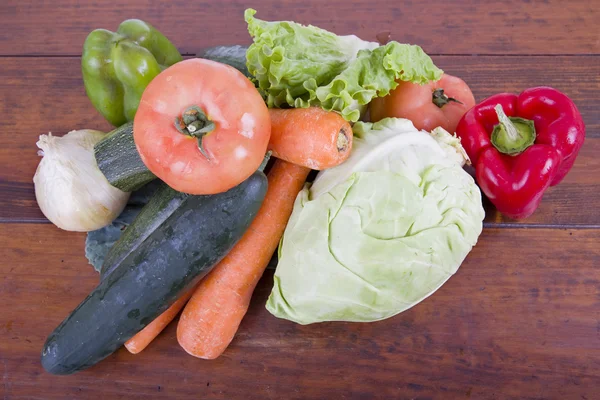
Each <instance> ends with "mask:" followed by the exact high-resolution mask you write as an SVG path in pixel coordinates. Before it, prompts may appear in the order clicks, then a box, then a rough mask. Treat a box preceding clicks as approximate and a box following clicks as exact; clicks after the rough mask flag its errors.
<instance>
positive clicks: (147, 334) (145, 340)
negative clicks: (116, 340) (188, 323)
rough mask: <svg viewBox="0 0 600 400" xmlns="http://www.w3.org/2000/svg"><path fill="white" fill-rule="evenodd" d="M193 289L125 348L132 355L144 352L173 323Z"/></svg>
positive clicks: (133, 338) (126, 343)
mask: <svg viewBox="0 0 600 400" xmlns="http://www.w3.org/2000/svg"><path fill="white" fill-rule="evenodd" d="M193 293H194V289H192V290H188V291H187V293H185V294H184V295H183V296H182V297H180V298H179V299H177V301H176V302H175V303H173V304H171V307H169V308H167V310H166V311H165V312H163V313H162V314H160V315H159V316H158V317H156V319H155V320H154V321H152V322H150V323H149V324H148V325H146V327H145V328H144V329H142V330H141V331H139V332H138V333H137V334H136V335H135V336H134V337H132V338H131V339H129V340H128V341H126V342H125V347H126V348H127V350H129V352H130V353H132V354H137V353H139V352H140V351H142V350H144V349H145V348H146V347H147V346H148V345H149V344H150V343H151V342H152V341H153V340H154V338H156V337H157V336H158V334H159V333H161V332H162V331H163V329H165V328H166V327H167V325H169V323H171V321H173V318H175V316H176V315H177V314H179V311H181V309H182V308H183V306H185V303H187V301H188V300H189V299H190V297H192V294H193Z"/></svg>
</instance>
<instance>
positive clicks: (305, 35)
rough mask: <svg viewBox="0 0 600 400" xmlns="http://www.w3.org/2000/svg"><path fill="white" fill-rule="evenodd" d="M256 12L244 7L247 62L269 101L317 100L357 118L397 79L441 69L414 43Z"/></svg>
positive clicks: (423, 79)
mask: <svg viewBox="0 0 600 400" xmlns="http://www.w3.org/2000/svg"><path fill="white" fill-rule="evenodd" d="M255 13H256V11H255V10H252V9H248V10H246V13H245V18H246V22H247V23H248V31H249V32H250V35H251V36H252V38H253V40H254V43H253V44H252V45H251V46H250V48H249V49H248V52H247V53H246V59H247V67H248V70H249V71H250V73H251V74H252V75H253V76H254V77H255V79H256V83H257V86H258V89H259V91H260V92H261V94H262V95H263V96H264V97H265V99H266V101H267V105H268V106H269V107H279V108H285V107H295V108H300V107H309V106H320V107H322V108H323V109H325V110H328V111H337V112H339V113H340V114H341V115H342V116H343V117H344V118H345V119H346V120H348V121H351V122H356V121H357V120H358V119H359V117H360V109H361V107H364V106H365V105H366V104H368V103H369V102H370V101H371V100H372V99H373V98H374V97H380V96H385V95H387V94H388V93H389V92H390V90H392V89H394V88H395V87H396V86H397V85H398V84H397V83H396V80H403V81H409V82H413V83H419V84H424V83H427V82H429V81H434V80H438V79H440V77H441V75H442V70H440V69H439V68H437V67H436V66H435V65H434V64H433V61H432V60H431V58H430V57H429V56H428V55H427V54H425V52H424V51H423V49H421V48H420V47H419V46H415V45H408V44H400V43H398V42H390V43H388V44H386V45H384V46H379V45H378V44H377V43H373V42H366V41H364V40H361V39H359V38H358V37H356V36H354V35H350V36H337V35H335V34H333V33H331V32H328V31H326V30H323V29H320V28H317V27H314V26H311V25H309V26H304V25H300V24H297V23H295V22H289V21H277V22H267V21H262V20H259V19H257V18H254V14H255Z"/></svg>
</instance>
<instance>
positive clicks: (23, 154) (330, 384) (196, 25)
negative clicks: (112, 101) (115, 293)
mask: <svg viewBox="0 0 600 400" xmlns="http://www.w3.org/2000/svg"><path fill="white" fill-rule="evenodd" d="M247 7H254V8H256V9H257V10H258V11H259V12H258V15H257V16H258V17H259V18H263V19H267V20H268V19H271V20H276V19H293V20H296V21H298V22H301V23H311V24H313V25H316V26H320V27H322V28H325V29H329V30H332V31H334V32H336V33H338V34H356V35H358V36H359V37H361V38H363V39H366V40H375V36H376V34H377V33H380V32H382V31H390V32H391V37H392V39H394V40H398V41H400V42H407V43H415V44H419V45H421V46H422V47H423V48H424V49H425V51H427V52H428V53H430V54H434V55H437V56H434V61H435V62H436V63H437V64H438V65H439V66H440V67H442V68H443V69H444V70H446V72H448V73H451V74H454V75H458V76H460V77H462V78H463V79H465V80H466V81H467V82H468V83H469V84H470V85H471V87H472V89H473V92H474V94H475V96H476V98H477V100H482V99H483V98H485V97H487V96H489V95H491V94H494V93H497V92H501V91H510V92H518V91H520V90H522V89H524V88H526V87H531V86H537V85H550V86H553V87H556V88H557V89H560V90H562V91H564V92H565V93H567V94H568V95H569V96H570V97H571V98H573V100H574V101H575V103H576V104H577V106H578V107H579V109H580V111H581V113H582V115H583V118H584V121H585V123H586V126H587V139H586V143H585V145H584V147H583V149H582V151H581V154H580V156H579V158H578V160H577V163H576V164H575V166H574V168H573V170H572V171H571V173H570V174H569V175H568V176H567V178H566V179H565V181H564V182H563V183H562V184H561V185H560V186H558V187H556V188H552V189H551V190H549V191H548V192H547V193H546V195H545V197H544V200H543V202H542V204H541V206H540V208H539V209H538V211H537V212H536V213H535V214H534V215H533V216H532V217H530V218H529V219H527V220H526V221H525V222H524V223H523V222H519V223H514V222H513V221H510V220H506V219H503V218H502V217H501V216H500V215H498V214H497V213H496V212H495V211H494V209H493V207H491V206H490V205H489V203H488V204H486V214H487V216H486V229H484V233H483V235H482V236H481V238H480V241H479V243H478V245H477V246H476V247H475V249H474V250H473V251H472V253H471V254H470V255H469V256H468V257H467V260H466V261H465V262H464V263H463V266H462V267H461V268H460V270H459V271H458V273H457V274H456V276H454V277H452V278H451V279H450V280H449V281H448V282H447V283H446V284H445V285H444V286H443V287H442V288H441V289H440V290H438V291H437V292H436V293H435V294H434V295H433V296H431V297H430V298H428V299H426V300H425V301H423V302H422V303H420V304H418V305H417V306H415V307H413V308H412V309H410V310H408V311H406V312H404V313H402V314H400V315H398V316H396V317H394V318H391V319H388V320H386V321H381V322H377V323H372V324H350V323H324V324H317V325H309V326H300V325H296V324H293V323H290V322H288V321H284V320H279V319H276V318H274V317H272V316H271V315H270V314H269V313H268V312H267V311H266V310H265V308H264V304H265V302H266V299H267V297H268V295H269V292H270V290H271V287H272V277H271V275H272V271H267V273H266V275H265V276H264V277H263V279H262V281H261V282H260V283H259V285H258V287H257V290H256V293H255V296H254V298H253V302H252V305H251V307H250V310H249V312H248V315H247V317H246V318H245V319H244V321H243V322H242V325H241V327H240V331H239V332H238V335H237V337H236V338H235V339H234V341H233V343H232V345H231V346H230V348H229V349H228V350H227V351H226V353H225V354H224V355H223V356H222V357H221V358H219V359H217V360H214V361H205V360H199V359H195V358H193V357H191V356H188V355H187V354H185V352H184V351H183V350H181V349H180V348H179V346H178V345H177V343H176V337H175V328H176V326H175V324H172V325H171V326H169V328H168V329H167V330H166V331H165V332H163V334H161V335H160V336H159V338H158V339H157V340H156V341H155V342H154V343H152V344H151V345H150V347H149V348H148V349H147V350H146V351H144V352H143V353H142V354H140V355H137V356H134V355H131V354H129V353H128V352H127V351H125V350H124V349H121V350H120V351H118V352H116V353H115V354H113V355H112V356H110V357H109V358H108V359H106V360H105V361H104V362H102V363H100V364H99V365H97V366H95V367H93V368H91V369H89V370H87V371H84V372H81V373H79V374H76V375H72V376H68V377H56V376H51V375H49V374H47V373H46V372H44V371H43V369H42V367H41V365H40V361H39V358H40V351H41V348H42V345H43V343H44V341H45V338H46V336H47V335H48V334H49V333H50V332H51V331H52V330H53V329H54V327H55V326H56V325H57V324H58V323H59V322H60V321H61V320H62V319H63V318H64V317H65V316H66V315H67V314H68V313H69V312H70V311H71V310H72V309H73V308H74V307H76V306H77V304H79V302H80V301H81V300H82V299H83V298H84V297H85V296H86V295H87V294H88V293H89V292H90V291H91V290H92V289H93V288H94V287H95V285H96V284H97V282H98V276H97V274H96V273H95V272H94V271H93V269H92V268H91V266H89V265H87V261H86V260H85V258H84V256H83V245H84V237H85V236H84V234H79V233H70V232H64V231H61V230H59V229H57V228H55V227H54V226H52V225H51V224H49V223H47V221H46V220H45V219H44V217H43V215H42V214H41V212H40V211H39V209H38V207H37V205H36V202H35V197H34V193H33V185H32V181H31V179H32V176H33V174H34V172H35V168H36V166H37V163H38V161H39V158H38V156H37V155H36V150H37V149H36V147H35V141H36V139H37V136H38V135H39V134H42V133H46V132H48V131H53V132H54V133H56V134H63V133H66V132H67V131H69V130H71V129H80V128H94V129H100V130H108V129H109V128H110V127H109V125H108V123H107V122H106V121H104V120H103V119H102V118H101V117H100V116H99V115H98V113H97V112H96V111H95V110H94V109H93V107H92V106H91V104H90V103H89V101H88V100H87V98H86V96H85V92H84V90H83V85H82V81H81V72H80V66H79V63H80V59H79V55H80V53H81V48H82V45H83V41H84V40H85V37H86V35H87V34H88V33H89V32H90V31H91V30H92V29H95V28H107V29H111V30H114V29H116V28H117V26H118V24H119V23H120V22H121V21H122V20H124V19H126V18H141V19H145V20H147V21H148V22H150V23H152V24H154V25H155V26H156V27H157V28H158V29H159V30H161V31H162V32H163V33H165V34H166V35H167V36H168V37H169V38H170V39H171V40H172V41H173V42H174V43H175V44H176V46H178V48H179V49H180V51H181V52H183V53H184V54H189V55H192V54H195V53H197V52H198V51H199V50H200V49H202V48H204V47H208V46H213V45H222V44H248V43H250V37H249V35H248V33H247V30H246V25H245V23H244V22H243V10H244V9H245V8H247ZM599 20H600V7H598V1H597V0H577V1H570V2H563V1H558V0H506V1H503V2H497V1H491V0H485V1H478V0H460V1H442V0H431V1H428V2H426V4H425V3H423V2H417V1H412V0H408V1H403V2H391V1H389V0H372V1H368V2H367V1H358V0H350V1H346V0H329V1H327V2H324V1H319V0H306V1H303V2H296V1H291V0H279V1H274V0H256V1H253V2H247V1H241V0H235V1H229V2H209V1H205V0H202V1H196V2H185V3H184V2H182V1H179V0H176V1H171V2H159V1H153V0H131V1H128V2H121V3H120V4H119V5H118V6H117V5H114V3H113V2H106V1H102V2H100V1H86V2H83V1H75V0H57V1H53V2H40V1H17V0H3V1H0V27H1V28H0V113H1V115H2V117H1V118H0V259H2V262H1V263H0V304H2V311H1V312H0V372H1V373H2V382H1V384H0V397H1V398H3V399H4V400H13V399H66V398H68V399H73V398H76V399H100V398H111V399H135V398H164V397H168V398H177V399H183V398H210V399H271V398H278V399H279V398H284V399H361V400H362V399H374V398H384V399H433V398H435V399H483V400H487V399H490V400H492V399H494V400H496V399H509V398H510V399H512V398H519V399H561V400H562V399H581V400H591V399H594V398H597V397H598V395H597V392H598V388H600V372H599V371H600V311H599V310H600V269H599V268H598V267H599V266H600V229H599V228H598V227H599V226H600V213H598V211H597V210H598V209H600V178H599V177H600V157H598V154H600V113H598V107H597V104H598V100H600V99H599V96H598V93H599V91H600V35H599V33H598V32H599V31H598V28H597V26H598V21H599ZM22 222H28V223H22Z"/></svg>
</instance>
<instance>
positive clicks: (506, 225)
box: [0, 218, 600, 230]
mask: <svg viewBox="0 0 600 400" xmlns="http://www.w3.org/2000/svg"><path fill="white" fill-rule="evenodd" d="M0 224H32V225H35V224H40V225H47V224H50V221H48V220H42V219H34V218H0ZM483 227H484V228H485V229H565V230H584V229H600V224H536V223H526V222H524V223H519V222H484V223H483Z"/></svg>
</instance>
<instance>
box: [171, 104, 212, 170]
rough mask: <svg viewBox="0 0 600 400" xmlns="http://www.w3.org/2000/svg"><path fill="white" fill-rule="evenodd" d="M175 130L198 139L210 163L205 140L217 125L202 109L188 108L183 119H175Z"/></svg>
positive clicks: (201, 151)
mask: <svg viewBox="0 0 600 400" xmlns="http://www.w3.org/2000/svg"><path fill="white" fill-rule="evenodd" d="M175 129H177V130H178V131H179V133H181V134H183V135H186V136H190V137H194V138H197V139H198V149H199V150H200V153H202V155H203V156H204V157H206V159H207V160H209V161H210V156H209V155H208V153H207V152H206V149H205V148H204V143H203V139H204V137H205V136H206V135H208V134H209V133H210V132H212V131H213V130H214V129H215V123H214V122H213V121H211V120H210V119H209V118H208V116H207V115H206V113H205V112H204V111H203V110H202V109H201V108H200V107H198V106H195V105H194V106H190V107H188V108H186V109H185V110H184V111H183V113H182V114H181V117H176V118H175Z"/></svg>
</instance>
